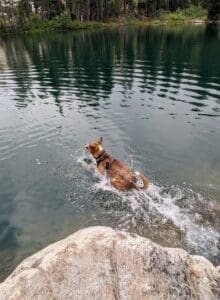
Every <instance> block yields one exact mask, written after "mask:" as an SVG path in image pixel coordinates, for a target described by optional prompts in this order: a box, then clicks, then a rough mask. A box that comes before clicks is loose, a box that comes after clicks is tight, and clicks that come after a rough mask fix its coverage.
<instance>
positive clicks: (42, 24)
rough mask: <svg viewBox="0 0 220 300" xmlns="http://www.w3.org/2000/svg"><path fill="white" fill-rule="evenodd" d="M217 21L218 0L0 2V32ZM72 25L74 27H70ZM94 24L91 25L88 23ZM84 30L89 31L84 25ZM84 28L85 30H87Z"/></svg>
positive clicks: (2, 0)
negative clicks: (98, 23) (152, 22)
mask: <svg viewBox="0 0 220 300" xmlns="http://www.w3.org/2000/svg"><path fill="white" fill-rule="evenodd" d="M206 17H208V19H210V20H217V19H218V18H219V1H218V0H207V1H205V0H33V1H30V0H14V1H13V0H12V1H7V0H1V2H0V31H3V30H4V29H5V28H22V29H24V30H31V29H42V30H46V29H47V28H48V29H49V30H50V29H51V30H54V29H55V30H56V29H57V30H68V29H74V27H76V28H77V26H78V27H79V28H83V25H82V23H84V24H85V23H88V22H90V25H91V27H92V26H93V25H94V27H95V26H97V22H124V21H128V20H134V19H136V20H140V21H150V20H155V19H157V20H160V21H184V20H192V19H206ZM73 22H74V24H73ZM92 22H94V23H92ZM87 26H88V27H90V26H89V25H88V24H87ZM87 26H86V27H87Z"/></svg>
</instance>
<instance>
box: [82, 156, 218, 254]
mask: <svg viewBox="0 0 220 300" xmlns="http://www.w3.org/2000/svg"><path fill="white" fill-rule="evenodd" d="M77 162H78V163H80V164H81V165H82V166H83V167H84V168H86V169H87V170H88V171H89V172H91V173H92V175H93V176H94V178H95V181H96V182H95V183H94V185H93V189H94V191H95V192H97V193H98V192H106V191H107V192H110V193H108V201H111V200H112V201H115V197H116V198H117V201H119V202H121V203H122V204H125V209H124V214H123V216H121V217H120V220H119V221H118V226H117V227H118V228H119V229H121V230H130V228H131V227H132V228H135V230H137V231H138V233H140V230H138V227H146V228H147V231H146V233H145V235H146V236H147V237H150V238H152V239H153V240H155V239H156V241H157V240H158V238H155V237H156V236H159V235H160V234H161V235H164V236H163V238H162V240H165V241H166V243H165V244H166V245H167V246H171V247H172V246H180V247H184V248H186V249H187V250H190V251H192V252H194V253H196V254H203V255H205V256H207V257H210V256H212V257H218V254H219V241H220V233H219V231H218V230H217V229H216V228H215V226H214V225H213V224H212V223H210V222H209V220H208V219H207V215H208V213H210V212H209V208H208V207H209V206H210V201H207V200H206V199H205V198H204V197H202V195H201V194H199V193H197V192H195V191H193V190H192V189H189V188H187V187H177V186H169V187H163V186H160V185H158V184H154V183H151V184H150V186H149V188H148V190H147V191H141V192H140V191H136V190H132V191H129V192H125V193H124V192H119V191H117V190H116V189H114V188H113V187H112V186H111V185H110V182H109V180H108V179H106V178H105V177H104V176H101V175H100V174H99V173H98V171H97V168H96V165H95V163H94V161H93V160H91V159H90V158H88V155H87V153H86V152H84V151H82V152H80V153H77ZM113 199H114V200H113ZM164 228H166V230H164ZM160 231H161V233H160ZM149 235H150V236H149ZM172 236H173V237H172ZM175 239H179V241H178V242H177V241H176V240H175Z"/></svg>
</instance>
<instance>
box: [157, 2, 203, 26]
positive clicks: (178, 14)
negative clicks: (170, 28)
mask: <svg viewBox="0 0 220 300" xmlns="http://www.w3.org/2000/svg"><path fill="white" fill-rule="evenodd" d="M206 18H207V11H206V9H204V8H202V7H201V6H194V5H191V6H190V7H189V8H186V9H177V10H176V11H175V12H173V13H170V12H166V11H161V12H160V15H159V19H160V20H163V21H166V22H179V21H181V22H183V21H188V20H195V19H200V20H205V19H206Z"/></svg>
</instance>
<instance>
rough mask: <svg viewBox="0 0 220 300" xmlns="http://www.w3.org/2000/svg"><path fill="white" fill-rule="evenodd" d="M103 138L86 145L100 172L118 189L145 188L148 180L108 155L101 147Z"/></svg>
mask: <svg viewBox="0 0 220 300" xmlns="http://www.w3.org/2000/svg"><path fill="white" fill-rule="evenodd" d="M102 142H103V139H102V138H100V139H99V140H97V141H96V142H93V143H91V144H89V145H86V148H87V149H88V150H89V151H90V153H91V154H92V155H93V157H94V158H95V159H96V162H97V167H98V170H99V172H100V173H101V174H103V175H106V176H107V177H109V178H110V181H111V184H112V185H113V186H114V187H115V188H116V189H118V190H120V191H128V190H131V189H137V190H145V189H147V188H148V185H149V181H148V179H147V178H146V177H145V176H144V175H143V174H141V173H137V172H134V171H133V170H131V169H130V168H129V167H128V166H127V165H126V164H124V163H122V162H120V161H119V160H117V159H115V158H114V157H112V156H111V155H109V154H108V153H107V152H106V151H105V149H104V148H103V147H102Z"/></svg>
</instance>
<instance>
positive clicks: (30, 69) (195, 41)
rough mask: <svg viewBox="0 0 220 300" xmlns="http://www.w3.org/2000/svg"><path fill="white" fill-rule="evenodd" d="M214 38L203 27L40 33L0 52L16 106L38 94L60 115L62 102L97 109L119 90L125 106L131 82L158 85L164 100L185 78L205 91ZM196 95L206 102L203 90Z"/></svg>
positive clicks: (148, 87) (148, 88)
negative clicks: (50, 101) (51, 101)
mask: <svg viewBox="0 0 220 300" xmlns="http://www.w3.org/2000/svg"><path fill="white" fill-rule="evenodd" d="M216 35H217V30H215V28H212V29H210V27H205V26H191V27H187V28H184V27H183V26H180V27H176V26H175V27H174V28H169V27H166V28H165V27H154V28H150V27H147V28H139V29H138V28H134V27H132V28H128V29H125V28H121V29H118V30H106V31H82V32H72V33H59V34H58V33H55V34H54V33H50V34H46V33H44V34H37V35H31V36H29V35H27V36H23V37H8V38H2V39H1V41H0V47H1V48H0V51H4V52H5V55H6V57H7V65H8V68H9V69H10V70H11V72H12V74H11V75H13V79H14V81H15V83H16V84H15V85H14V86H13V89H14V90H15V94H16V99H15V100H16V101H17V104H18V105H19V106H21V105H22V106H25V105H27V104H28V101H30V100H33V95H32V92H33V90H34V89H37V92H39V91H42V94H44V95H50V96H52V97H53V99H54V101H55V103H56V105H57V106H58V107H59V110H60V113H61V114H62V105H63V104H64V100H63V99H64V96H65V97H66V96H68V98H70V99H71V95H75V96H76V97H77V98H79V99H81V100H82V101H85V102H86V104H87V105H91V106H99V105H100V103H102V102H100V101H105V99H107V98H108V97H109V95H110V94H111V92H112V89H113V87H114V86H115V84H119V85H120V88H121V89H122V93H123V97H124V99H125V100H126V95H127V93H128V92H129V91H131V89H132V87H133V84H134V80H138V87H139V88H140V91H141V92H153V91H154V90H155V88H156V87H157V82H158V80H160V85H161V86H162V93H164V94H166V92H167V90H168V89H169V87H172V86H174V87H175V88H176V89H177V90H178V88H179V85H180V83H181V79H182V73H183V72H185V73H187V74H189V76H190V74H191V75H193V76H194V75H195V76H194V77H193V79H194V80H196V81H197V82H198V85H200V86H202V87H204V86H205V85H206V84H207V83H208V82H209V80H210V78H218V77H219V74H217V73H216V72H218V71H217V70H219V69H220V66H218V67H217V65H216V64H220V63H219V60H218V46H217V42H218V38H216ZM210 45H211V47H210ZM0 57H1V56H0ZM1 65H3V64H1V63H0V68H2V67H1ZM213 66H214V67H213ZM3 71H4V67H3ZM200 93H201V96H202V97H206V90H205V89H200ZM42 97H43V96H42ZM45 97H46V96H45ZM73 101H74V100H73Z"/></svg>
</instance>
